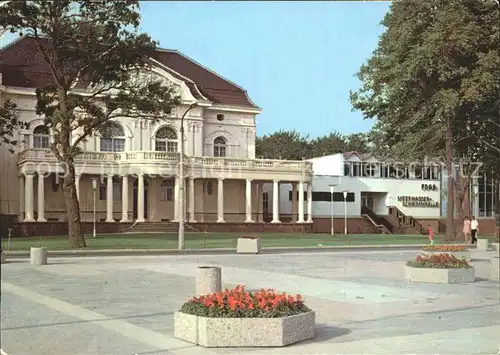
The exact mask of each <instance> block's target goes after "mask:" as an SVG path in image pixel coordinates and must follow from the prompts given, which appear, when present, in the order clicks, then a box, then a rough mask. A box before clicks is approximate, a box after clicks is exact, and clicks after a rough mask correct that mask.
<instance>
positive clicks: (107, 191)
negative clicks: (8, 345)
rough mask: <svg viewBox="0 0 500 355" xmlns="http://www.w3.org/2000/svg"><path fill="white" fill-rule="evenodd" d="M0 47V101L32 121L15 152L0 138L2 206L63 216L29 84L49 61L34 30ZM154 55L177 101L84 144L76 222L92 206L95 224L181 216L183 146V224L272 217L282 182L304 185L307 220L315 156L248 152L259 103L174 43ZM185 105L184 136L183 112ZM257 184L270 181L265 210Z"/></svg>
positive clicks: (47, 134)
mask: <svg viewBox="0 0 500 355" xmlns="http://www.w3.org/2000/svg"><path fill="white" fill-rule="evenodd" d="M1 53H2V56H1V74H0V103H1V104H3V103H4V102H5V100H7V99H10V100H12V101H14V102H15V103H16V104H17V106H18V109H19V116H20V119H21V120H23V121H25V122H28V123H29V124H30V127H29V129H26V130H22V131H19V132H18V137H16V138H18V139H19V141H20V142H21V143H20V144H19V145H18V147H16V149H17V151H16V152H15V153H14V154H11V153H9V152H8V150H7V147H5V146H4V145H2V146H0V164H1V173H0V175H1V176H0V177H1V181H2V184H1V186H0V214H4V215H5V214H8V215H16V216H17V218H18V221H19V222H26V223H28V222H30V223H33V222H40V223H45V222H53V223H55V222H64V221H65V218H66V212H65V209H66V208H65V203H64V197H63V191H62V180H61V175H62V174H64V169H62V168H61V166H60V165H59V164H58V163H57V160H56V158H55V157H54V156H53V154H52V153H51V151H50V149H49V144H50V142H51V139H52V136H51V130H50V129H49V128H48V127H46V126H44V124H43V119H42V117H39V116H37V114H36V112H35V100H36V99H35V89H36V88H39V87H43V86H45V85H47V84H48V83H49V82H50V75H49V71H48V68H47V64H46V63H45V61H44V59H43V57H42V55H41V53H39V51H38V49H37V46H36V43H35V40H34V39H32V38H21V39H19V40H17V41H15V42H13V43H12V44H10V45H8V46H7V47H5V48H3V49H2V50H1ZM151 59H152V61H153V63H154V64H155V65H154V68H153V69H152V70H153V71H154V73H156V74H157V75H160V76H162V77H163V78H165V79H166V80H168V81H169V82H170V83H171V84H172V85H175V86H176V88H177V89H178V91H179V92H180V94H181V97H182V106H180V107H177V108H176V109H175V110H174V111H173V112H172V114H171V115H170V117H169V118H168V119H167V120H164V121H162V122H158V123H151V122H149V121H141V120H132V119H127V118H123V119H117V120H116V121H114V122H113V124H112V125H111V126H110V127H109V130H108V132H107V134H103V135H102V136H101V135H100V134H98V133H94V134H92V135H91V136H90V137H89V138H88V139H87V140H86V141H84V142H82V144H81V146H80V148H81V150H82V153H81V154H80V155H79V156H78V157H77V159H76V174H77V177H76V186H77V192H78V199H79V203H80V209H81V215H82V220H84V221H92V220H93V215H94V209H95V211H96V212H95V213H96V216H97V220H98V221H100V222H109V223H116V224H118V223H119V222H122V223H131V222H134V221H137V222H171V221H178V220H179V218H181V216H180V215H179V208H178V203H176V201H178V199H179V193H180V189H179V181H180V180H179V179H180V176H179V157H180V154H179V147H180V145H181V144H183V145H184V152H185V157H184V161H185V164H184V166H185V186H186V189H185V194H186V195H185V201H186V206H185V211H186V216H184V217H185V218H186V220H187V221H189V223H193V224H194V223H214V224H224V223H225V222H234V223H254V224H263V223H264V221H269V219H270V222H273V223H274V225H276V224H278V223H280V222H281V221H280V213H279V186H280V185H283V184H292V185H294V186H296V187H295V188H298V189H299V191H306V192H308V194H307V193H306V200H307V201H305V200H304V194H300V195H299V201H297V202H296V203H297V204H298V206H297V209H298V218H297V219H296V223H298V224H301V223H303V224H307V223H308V222H309V223H310V222H311V208H312V205H311V202H312V200H311V196H312V195H311V194H312V188H311V179H312V164H311V163H310V162H306V161H284V160H264V159H255V128H256V127H255V118H256V116H257V115H258V114H259V113H260V112H261V109H260V108H259V107H257V106H256V105H255V104H254V103H253V102H252V101H251V100H250V99H249V97H248V95H247V93H246V91H245V90H243V89H242V88H240V87H239V86H237V85H236V84H234V83H232V82H230V81H228V80H227V79H224V78H223V77H221V76H220V75H218V74H217V73H215V72H213V71H211V70H210V69H208V68H205V67H204V66H202V65H201V64H199V63H197V62H195V61H194V60H192V59H190V58H188V57H186V56H184V55H183V54H181V53H179V52H177V51H171V50H158V51H157V52H156V54H155V56H154V58H151ZM193 104H196V106H195V107H194V108H192V107H191V106H193ZM190 107H191V109H190V110H189V112H188V113H187V114H186V116H185V119H184V127H185V137H184V141H183V142H181V140H180V136H179V129H180V124H181V119H180V118H181V117H182V116H183V115H184V114H185V113H186V110H188V109H189V108H190ZM76 134H77V132H76V133H75V136H76ZM264 184H270V185H271V186H272V187H273V188H274V189H271V191H274V193H273V194H272V206H273V207H274V208H273V215H272V216H269V218H267V213H268V212H269V211H267V209H268V208H267V206H268V203H269V201H264V197H265V198H266V199H267V194H266V195H264V193H263V191H264V189H263V185H264ZM94 186H95V188H94ZM94 206H95V208H94ZM259 222H260V223H259Z"/></svg>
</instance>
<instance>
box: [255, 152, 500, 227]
mask: <svg viewBox="0 0 500 355" xmlns="http://www.w3.org/2000/svg"><path fill="white" fill-rule="evenodd" d="M309 161H310V162H311V163H312V164H313V173H314V176H313V180H312V186H313V191H312V196H311V198H312V207H311V208H312V218H313V221H314V230H315V231H316V232H324V233H328V232H331V224H332V219H333V226H334V232H335V233H344V229H345V225H346V223H345V220H347V230H348V233H361V232H363V233H369V232H373V231H374V229H375V230H378V231H382V232H387V231H389V232H392V233H412V234H413V233H418V232H424V231H425V229H426V228H427V226H428V224H431V225H432V226H433V227H434V228H435V230H440V231H442V230H443V226H444V218H445V216H446V211H447V206H446V205H447V204H446V198H447V193H446V189H447V187H446V174H445V173H443V172H442V171H441V166H440V165H438V164H430V163H429V164H423V163H422V164H419V163H415V164H401V163H397V162H388V161H383V160H380V159H378V158H377V157H376V156H374V155H372V154H360V153H356V152H346V153H343V154H333V155H329V156H324V157H318V158H314V159H310V160H309ZM332 191H333V194H332ZM469 192H470V193H469V196H468V197H467V198H466V199H465V200H464V209H465V205H469V206H470V207H469V208H470V211H471V214H472V215H474V216H476V218H477V219H478V221H479V223H480V233H482V234H491V235H492V234H493V233H494V231H495V220H494V211H495V199H494V194H495V193H496V194H498V193H499V192H498V191H495V187H494V181H493V178H492V176H491V175H490V176H488V175H485V174H483V173H481V172H480V173H479V176H478V177H477V178H475V179H473V181H472V182H471V186H470V188H469ZM266 193H268V194H269V195H270V194H271V193H272V191H271V190H269V191H266ZM344 193H345V195H344ZM279 195H280V206H279V209H280V214H281V215H282V216H283V217H282V219H285V218H288V220H291V221H295V220H296V214H297V209H296V207H295V206H296V203H295V201H296V200H297V198H298V197H299V196H300V193H299V192H298V191H297V188H296V187H290V185H288V186H282V187H281V188H280V193H279ZM344 196H345V199H344ZM264 200H268V197H267V196H264ZM269 210H270V211H273V206H272V205H271V204H270V205H269ZM332 217H333V218H332Z"/></svg>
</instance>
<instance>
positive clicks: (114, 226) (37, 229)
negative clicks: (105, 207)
mask: <svg viewBox="0 0 500 355" xmlns="http://www.w3.org/2000/svg"><path fill="white" fill-rule="evenodd" d="M131 225H132V223H119V222H115V223H106V222H96V224H95V227H96V228H95V229H96V233H97V234H105V233H122V232H124V231H125V230H126V229H127V228H129V227H130V226H131ZM93 229H94V224H93V223H92V222H82V231H83V234H85V235H91V234H92V230H93ZM55 235H68V223H67V222H25V223H18V224H16V225H15V226H14V230H13V232H12V237H13V238H16V237H40V236H42V237H46V236H55Z"/></svg>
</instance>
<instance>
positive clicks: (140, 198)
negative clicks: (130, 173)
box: [137, 174, 145, 222]
mask: <svg viewBox="0 0 500 355" xmlns="http://www.w3.org/2000/svg"><path fill="white" fill-rule="evenodd" d="M144 221H145V219H144V174H138V175H137V222H144Z"/></svg>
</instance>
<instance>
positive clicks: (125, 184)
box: [120, 175, 128, 222]
mask: <svg viewBox="0 0 500 355" xmlns="http://www.w3.org/2000/svg"><path fill="white" fill-rule="evenodd" d="M120 222H128V175H122V219H121V220H120Z"/></svg>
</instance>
